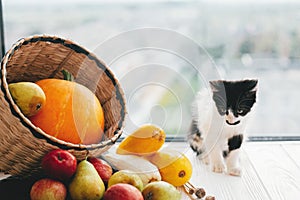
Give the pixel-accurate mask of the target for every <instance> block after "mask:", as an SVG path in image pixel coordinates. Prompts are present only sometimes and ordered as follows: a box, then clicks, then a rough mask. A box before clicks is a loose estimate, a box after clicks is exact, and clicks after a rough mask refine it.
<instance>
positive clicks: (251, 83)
mask: <svg viewBox="0 0 300 200" xmlns="http://www.w3.org/2000/svg"><path fill="white" fill-rule="evenodd" d="M257 83H258V80H257V79H251V80H247V85H248V86H247V87H248V90H249V91H256V90H257Z"/></svg>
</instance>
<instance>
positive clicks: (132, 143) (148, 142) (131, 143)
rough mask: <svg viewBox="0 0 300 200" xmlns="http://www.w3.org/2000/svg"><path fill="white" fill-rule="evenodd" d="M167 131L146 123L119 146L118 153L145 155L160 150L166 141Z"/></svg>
mask: <svg viewBox="0 0 300 200" xmlns="http://www.w3.org/2000/svg"><path fill="white" fill-rule="evenodd" d="M165 138H166V134H165V132H164V131H163V130H162V129H161V128H159V127H157V126H155V125H152V124H146V125H143V126H141V127H140V128H138V129H137V130H136V131H134V132H133V133H132V134H130V135H129V136H127V137H126V138H125V139H124V140H123V141H122V142H121V143H120V144H119V146H118V148H117V153H118V154H135V155H145V154H151V153H155V152H156V151H158V150H159V149H160V148H161V147H162V145H163V144H164V142H165Z"/></svg>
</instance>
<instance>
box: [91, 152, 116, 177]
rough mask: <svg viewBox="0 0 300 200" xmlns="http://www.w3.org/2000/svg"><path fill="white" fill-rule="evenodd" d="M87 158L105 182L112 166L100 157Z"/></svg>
mask: <svg viewBox="0 0 300 200" xmlns="http://www.w3.org/2000/svg"><path fill="white" fill-rule="evenodd" d="M87 160H88V161H89V162H90V163H92V164H93V165H94V167H95V169H96V170H97V172H98V174H99V176H100V177H101V179H102V180H103V182H104V183H107V182H108V180H109V178H110V177H111V175H112V173H113V170H112V167H111V166H110V165H109V164H108V163H107V162H106V161H104V160H102V159H100V158H96V157H88V159H87Z"/></svg>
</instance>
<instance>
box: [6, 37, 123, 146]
mask: <svg viewBox="0 0 300 200" xmlns="http://www.w3.org/2000/svg"><path fill="white" fill-rule="evenodd" d="M39 41H43V42H50V43H51V42H53V43H59V44H62V45H64V46H66V47H68V48H70V49H72V50H74V51H76V52H77V53H83V54H85V55H86V56H87V57H88V58H89V59H92V60H94V61H95V62H96V64H97V66H98V67H100V66H103V67H104V68H105V70H104V72H105V73H106V75H107V76H108V77H109V78H110V80H111V81H112V82H113V84H114V86H115V88H116V96H117V99H118V100H119V102H120V104H121V119H120V121H119V123H118V127H117V129H116V130H115V131H114V133H113V137H111V138H108V139H107V140H104V141H101V142H100V143H98V144H89V145H86V144H73V143H70V142H66V141H63V140H60V139H57V138H55V137H53V136H51V135H48V134H47V133H46V132H44V131H43V130H42V129H40V128H39V127H37V126H35V125H34V124H33V123H32V122H31V121H30V120H29V119H28V118H27V117H26V116H25V115H24V114H23V113H22V112H21V110H20V108H19V107H18V106H17V105H16V103H15V102H14V100H13V99H12V96H11V94H10V92H9V89H8V83H7V80H6V77H7V71H6V65H7V63H8V61H9V59H10V57H11V56H12V55H13V54H14V52H15V51H17V50H18V49H19V48H20V47H21V46H23V45H26V44H28V43H31V42H39ZM99 64H100V65H99ZM1 74H2V75H1V81H2V86H1V87H2V88H3V89H4V91H5V95H6V96H5V98H6V99H7V100H8V102H9V104H10V105H11V106H12V109H14V111H15V113H14V112H13V113H14V115H17V117H19V118H20V119H21V121H22V123H23V125H25V126H26V127H27V128H29V129H34V130H35V132H37V133H38V135H34V133H33V131H31V133H32V134H33V135H34V136H35V137H38V138H42V139H45V140H46V141H47V142H49V143H51V144H54V145H55V146H57V147H59V148H61V149H67V150H69V149H75V150H94V149H98V148H104V147H106V146H108V145H113V144H114V143H115V142H116V141H117V139H119V137H120V136H121V135H122V132H123V127H124V123H125V116H126V114H127V111H126V102H125V95H124V92H123V89H122V87H121V85H120V83H119V81H118V80H117V78H116V77H115V76H114V74H113V73H112V71H111V70H110V69H109V67H108V66H107V65H106V64H105V63H104V62H103V61H102V60H101V59H99V58H98V57H96V56H95V55H94V54H93V53H92V52H90V51H88V50H87V49H85V48H84V47H82V46H80V45H78V44H77V43H75V42H74V41H71V40H68V39H64V38H62V37H58V36H51V35H45V34H43V35H33V36H30V37H27V38H21V39H19V40H18V41H17V42H16V43H15V44H13V45H12V47H11V48H10V49H9V50H8V51H7V52H6V54H5V55H4V57H3V58H2V61H1Z"/></svg>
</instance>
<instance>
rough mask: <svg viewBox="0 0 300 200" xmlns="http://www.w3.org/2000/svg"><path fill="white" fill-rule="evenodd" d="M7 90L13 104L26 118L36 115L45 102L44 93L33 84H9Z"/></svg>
mask: <svg viewBox="0 0 300 200" xmlns="http://www.w3.org/2000/svg"><path fill="white" fill-rule="evenodd" d="M8 89H9V92H10V94H11V96H12V98H13V100H14V101H15V103H16V104H17V105H18V107H19V108H20V110H21V111H22V113H23V114H24V115H25V116H27V117H30V116H33V115H36V114H37V113H38V112H39V111H40V110H41V108H42V107H43V105H44V104H45V102H46V95H45V93H44V91H43V90H42V88H41V87H40V86H39V85H37V84H35V83H32V82H18V83H10V84H9V85H8Z"/></svg>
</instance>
